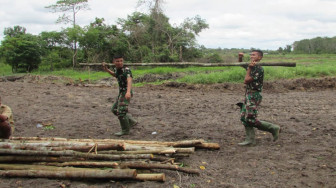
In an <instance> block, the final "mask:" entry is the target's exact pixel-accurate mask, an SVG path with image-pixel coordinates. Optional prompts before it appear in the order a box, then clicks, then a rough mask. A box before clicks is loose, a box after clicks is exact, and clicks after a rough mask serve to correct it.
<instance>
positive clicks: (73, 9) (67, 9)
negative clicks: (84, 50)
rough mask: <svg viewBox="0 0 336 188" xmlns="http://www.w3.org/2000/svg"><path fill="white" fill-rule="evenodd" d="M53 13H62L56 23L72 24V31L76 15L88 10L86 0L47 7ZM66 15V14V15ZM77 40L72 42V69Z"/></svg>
mask: <svg viewBox="0 0 336 188" xmlns="http://www.w3.org/2000/svg"><path fill="white" fill-rule="evenodd" d="M46 8H50V9H52V11H53V12H64V14H63V15H62V16H60V17H58V19H57V21H56V23H72V25H73V29H75V27H76V14H77V13H78V12H79V11H81V10H89V7H88V0H59V1H57V2H56V4H54V5H50V6H47V7H46ZM67 13H68V14H67ZM69 13H70V15H69ZM76 61H77V40H74V41H73V58H72V64H73V67H75V66H76V64H77V62H76Z"/></svg>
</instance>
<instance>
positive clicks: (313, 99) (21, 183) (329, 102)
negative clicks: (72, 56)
mask: <svg viewBox="0 0 336 188" xmlns="http://www.w3.org/2000/svg"><path fill="white" fill-rule="evenodd" d="M335 83H336V78H322V79H297V80H278V81H274V82H266V83H265V87H264V92H263V102H262V104H261V107H260V111H259V112H260V116H259V119H262V120H267V121H270V122H273V123H277V124H279V125H280V126H281V128H282V133H281V134H280V138H279V140H278V141H277V142H273V141H272V136H271V135H270V134H269V133H265V132H262V131H256V138H257V146H255V147H241V146H238V145H237V143H238V142H241V141H243V139H244V134H245V133H244V128H243V126H242V124H241V123H240V121H239V109H238V107H237V106H235V105H234V104H235V103H237V102H239V101H242V99H243V85H242V84H214V85H206V86H205V85H187V84H181V83H174V82H172V83H167V84H164V85H161V86H151V85H148V86H143V87H136V88H134V98H133V99H132V101H131V105H130V113H131V114H132V115H133V116H134V117H135V118H136V119H137V120H138V121H139V124H138V125H137V126H136V127H134V128H133V129H132V130H131V134H130V135H127V136H123V137H122V138H123V139H135V140H158V141H177V140H186V139H205V140H206V141H208V142H216V143H219V144H220V146H221V149H220V150H216V151H210V150H197V151H196V152H195V153H194V154H192V155H190V157H188V158H185V159H183V162H184V164H185V165H187V166H189V167H192V168H197V169H199V167H200V166H201V165H203V166H205V170H203V171H202V172H201V175H200V176H196V175H188V174H185V173H182V172H179V173H178V172H174V171H163V172H165V173H166V178H167V181H166V182H164V183H159V182H137V181H121V182H113V181H109V180H106V181H101V180H100V181H92V180H64V179H59V180H58V179H43V178H38V179H29V178H0V185H1V187H60V185H62V184H64V185H66V187H82V188H85V187H92V188H93V187H132V188H135V187H139V188H140V187H143V188H147V187H167V188H168V187H169V188H170V187H173V186H174V185H177V186H179V187H183V188H192V187H202V188H204V187H336V139H335V137H336V123H335V122H336V93H335V91H336V84H335ZM0 84H1V87H0V95H1V96H2V103H3V104H7V105H9V106H11V107H12V110H13V112H14V115H15V117H14V118H15V122H16V123H15V124H16V130H15V133H14V135H13V136H16V137H18V136H24V137H31V136H32V137H33V136H39V137H65V138H117V137H116V136H114V135H113V133H114V132H116V131H119V129H120V127H119V124H118V119H117V117H115V116H113V114H112V113H111V112H110V107H111V105H112V104H113V102H114V100H115V97H116V96H117V88H116V83H113V84H112V86H99V87H97V86H93V85H90V86H88V85H86V86H83V85H81V84H79V85H78V84H72V83H67V84H66V83H65V82H62V81H60V80H58V78H50V77H49V78H43V79H42V78H36V77H32V78H29V79H20V80H16V81H5V80H2V82H0ZM48 122H49V123H52V124H53V126H54V127H55V129H54V130H44V129H42V128H37V126H36V125H37V124H39V123H48ZM152 132H157V134H152ZM157 172H162V171H159V170H157Z"/></svg>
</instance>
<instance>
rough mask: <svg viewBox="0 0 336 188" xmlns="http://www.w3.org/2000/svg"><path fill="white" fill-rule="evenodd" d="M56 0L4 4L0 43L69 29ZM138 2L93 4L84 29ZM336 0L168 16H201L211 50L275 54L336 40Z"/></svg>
mask: <svg viewBox="0 0 336 188" xmlns="http://www.w3.org/2000/svg"><path fill="white" fill-rule="evenodd" d="M56 2H57V0H0V40H2V39H3V37H4V36H3V31H4V28H7V27H13V26H15V25H20V26H23V27H25V28H26V29H27V33H31V34H34V35H38V34H40V33H41V32H42V31H60V30H61V29H62V27H63V28H65V27H68V26H70V25H64V24H55V21H56V20H57V18H58V16H59V15H60V14H61V13H51V12H50V10H49V9H46V8H45V6H48V5H52V4H55V3H56ZM137 2H138V0H121V1H119V0H89V7H90V8H91V10H88V11H81V12H79V13H78V15H77V23H78V24H79V25H81V26H85V25H88V24H89V23H90V22H93V21H94V19H95V18H96V17H98V18H104V19H105V23H106V24H116V20H117V19H118V18H126V17H127V15H130V14H131V13H133V12H135V11H142V12H144V11H146V10H145V9H144V8H141V7H140V8H139V7H138V8H137V7H136V5H137ZM335 7H336V0H165V3H164V4H163V11H164V14H165V15H167V16H168V17H169V18H170V23H171V24H173V25H174V24H175V25H179V24H180V23H181V22H183V20H184V19H185V18H188V17H189V18H192V17H195V16H196V15H199V16H200V17H201V18H203V19H205V20H206V22H207V23H208V24H209V29H206V30H204V31H202V32H201V33H200V34H199V36H198V37H197V40H198V44H200V45H204V46H205V47H207V48H219V47H221V48H248V49H249V48H251V47H254V48H259V49H262V50H266V49H270V50H276V49H278V48H279V47H285V46H286V45H288V44H292V43H293V42H294V41H298V40H302V39H310V38H314V37H318V36H320V37H334V36H336V11H335Z"/></svg>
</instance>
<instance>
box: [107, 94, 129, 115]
mask: <svg viewBox="0 0 336 188" xmlns="http://www.w3.org/2000/svg"><path fill="white" fill-rule="evenodd" d="M125 95H126V91H122V92H119V95H118V97H117V100H116V102H115V103H114V104H113V106H112V108H111V111H112V113H113V114H114V115H116V116H118V118H119V119H120V118H122V117H124V116H126V114H127V112H128V105H129V103H130V101H129V100H127V99H126V98H125Z"/></svg>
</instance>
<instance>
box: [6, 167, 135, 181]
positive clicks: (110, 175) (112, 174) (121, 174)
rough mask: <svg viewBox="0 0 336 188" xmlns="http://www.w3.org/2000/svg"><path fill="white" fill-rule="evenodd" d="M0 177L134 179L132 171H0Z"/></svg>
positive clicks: (133, 171)
mask: <svg viewBox="0 0 336 188" xmlns="http://www.w3.org/2000/svg"><path fill="white" fill-rule="evenodd" d="M0 176H2V177H30V178H81V179H82V178H99V179H116V180H118V179H135V178H136V176H137V174H136V170H133V169H113V170H83V169H81V170H73V171H69V170H67V169H64V170H56V171H55V170H0Z"/></svg>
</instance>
